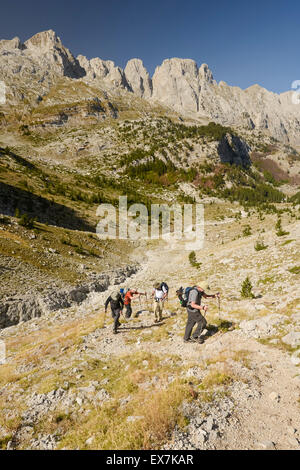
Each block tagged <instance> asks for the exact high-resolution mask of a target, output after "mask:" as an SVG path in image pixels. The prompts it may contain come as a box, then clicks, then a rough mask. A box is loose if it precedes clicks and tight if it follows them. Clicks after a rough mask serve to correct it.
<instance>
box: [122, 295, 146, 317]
mask: <svg viewBox="0 0 300 470" xmlns="http://www.w3.org/2000/svg"><path fill="white" fill-rule="evenodd" d="M141 295H146V294H145V293H143V292H138V291H137V290H135V289H128V291H127V293H126V294H125V297H124V305H125V308H126V313H125V318H130V317H131V315H132V308H131V301H132V299H133V298H134V296H141ZM136 317H137V313H136V314H135V315H134V318H136Z"/></svg>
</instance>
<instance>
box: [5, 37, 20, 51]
mask: <svg viewBox="0 0 300 470" xmlns="http://www.w3.org/2000/svg"><path fill="white" fill-rule="evenodd" d="M24 48H25V46H24V44H22V43H21V41H20V39H19V38H18V37H15V38H13V39H2V41H0V50H2V49H7V50H9V49H20V50H22V49H24Z"/></svg>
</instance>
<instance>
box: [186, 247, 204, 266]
mask: <svg viewBox="0 0 300 470" xmlns="http://www.w3.org/2000/svg"><path fill="white" fill-rule="evenodd" d="M189 261H190V264H191V266H193V268H196V269H200V267H201V264H202V263H199V262H198V261H197V258H196V253H195V252H194V251H191V252H190V254H189Z"/></svg>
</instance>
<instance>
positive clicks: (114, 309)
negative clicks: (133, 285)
mask: <svg viewBox="0 0 300 470" xmlns="http://www.w3.org/2000/svg"><path fill="white" fill-rule="evenodd" d="M108 304H110V308H111V316H112V317H113V319H114V327H113V333H114V334H117V332H118V331H117V330H118V327H119V326H120V325H121V323H120V322H119V318H120V315H121V312H122V310H123V307H124V301H123V299H122V297H121V294H120V292H117V291H116V292H113V293H112V294H111V295H110V296H109V297H108V298H107V299H106V302H105V313H106V312H107V307H108Z"/></svg>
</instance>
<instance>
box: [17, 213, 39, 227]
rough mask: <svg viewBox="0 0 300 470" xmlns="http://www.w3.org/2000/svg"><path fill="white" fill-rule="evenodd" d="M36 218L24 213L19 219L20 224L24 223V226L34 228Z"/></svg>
mask: <svg viewBox="0 0 300 470" xmlns="http://www.w3.org/2000/svg"><path fill="white" fill-rule="evenodd" d="M35 222H36V218H35V217H30V216H29V215H28V214H23V215H22V216H21V217H20V219H19V221H18V224H19V225H22V227H25V228H28V229H33V228H34V226H35Z"/></svg>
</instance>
